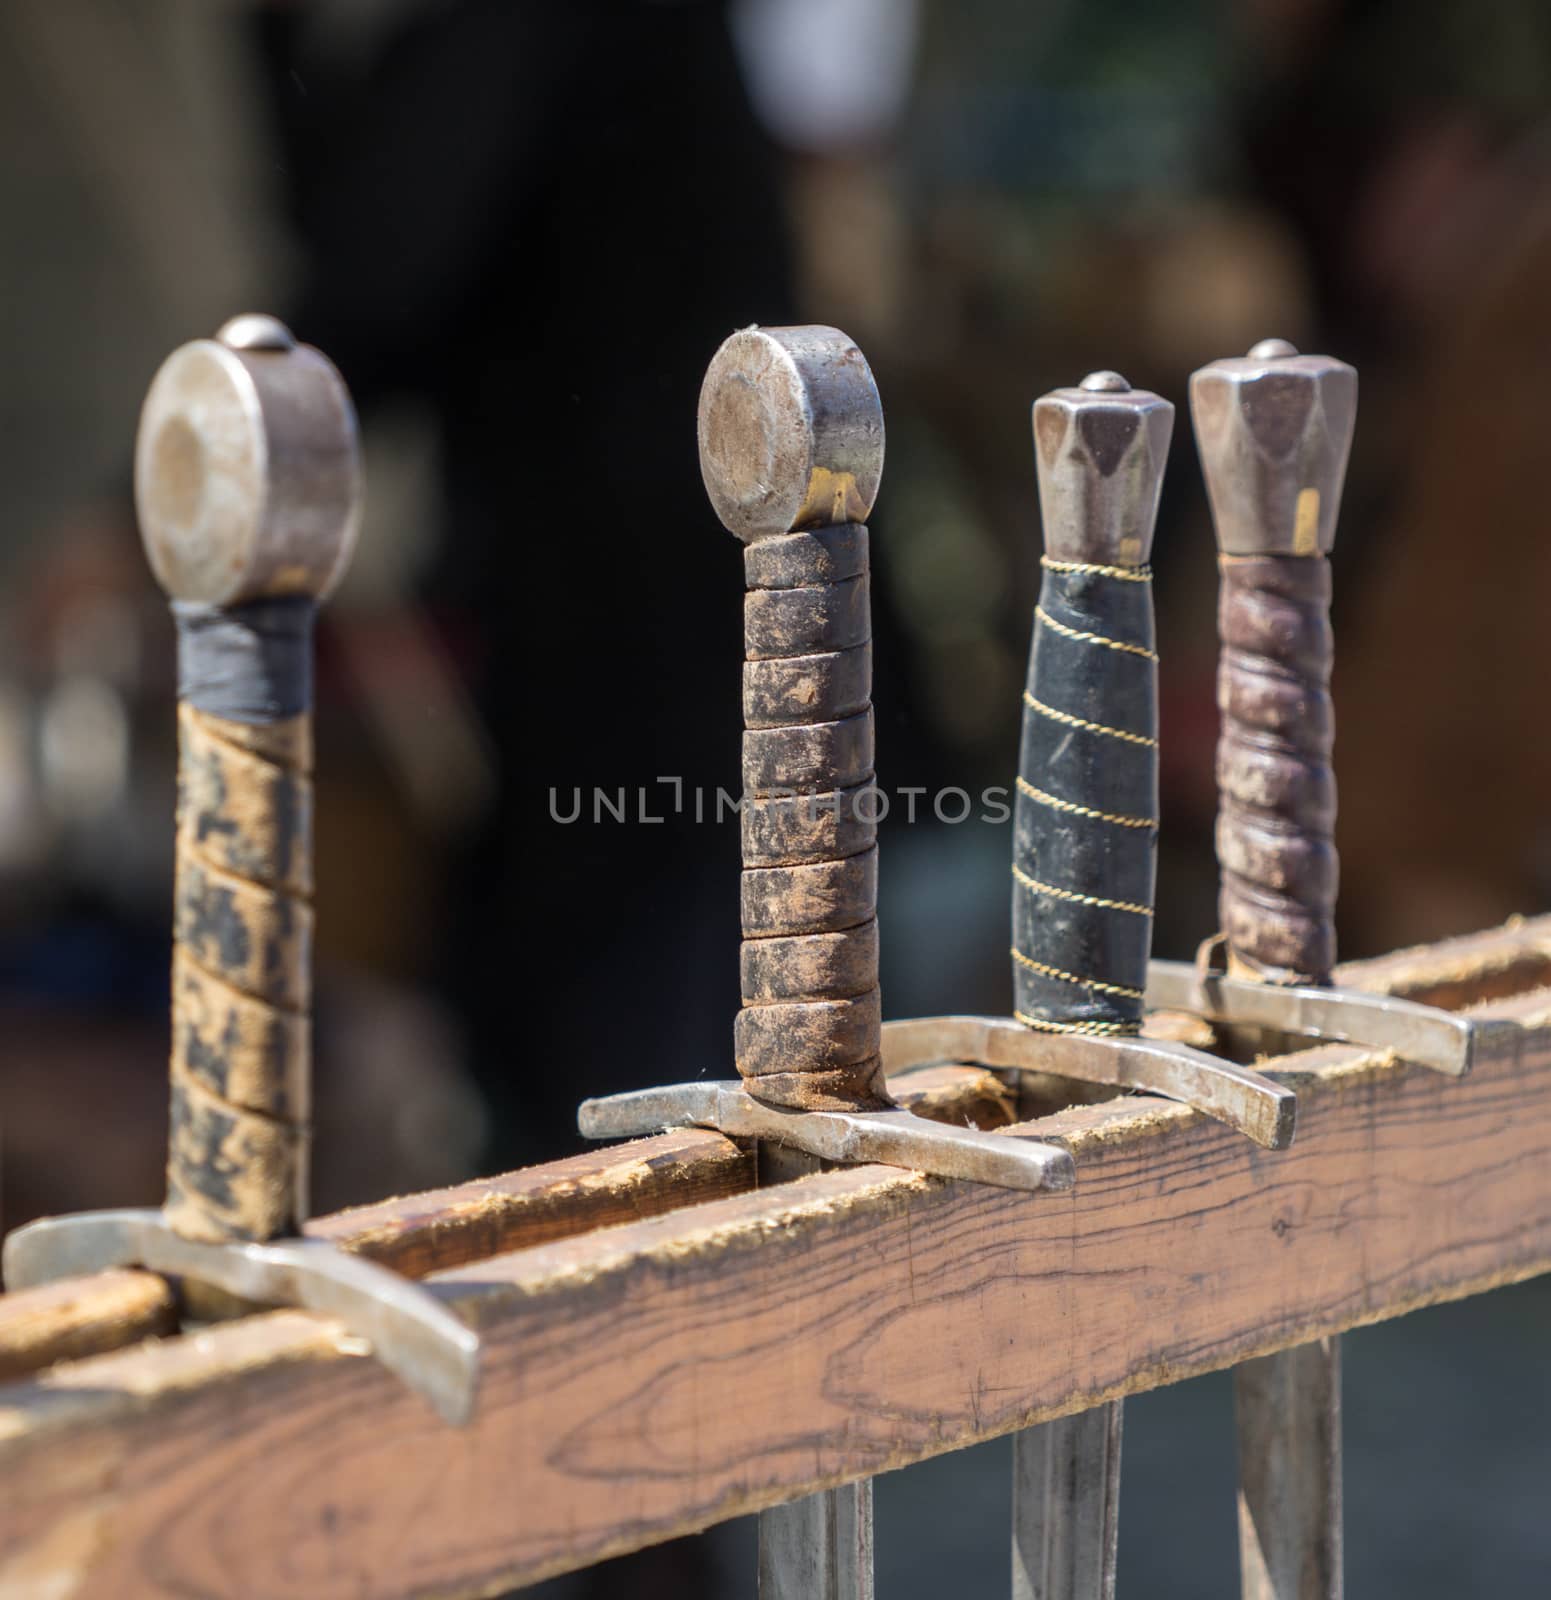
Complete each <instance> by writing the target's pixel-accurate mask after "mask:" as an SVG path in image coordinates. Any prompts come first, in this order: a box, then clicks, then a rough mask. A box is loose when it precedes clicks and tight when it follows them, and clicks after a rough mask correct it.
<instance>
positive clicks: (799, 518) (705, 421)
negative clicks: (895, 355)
mask: <svg viewBox="0 0 1551 1600" xmlns="http://www.w3.org/2000/svg"><path fill="white" fill-rule="evenodd" d="M697 431H698V434H699V439H700V471H701V475H702V477H703V478H704V479H705V487H706V493H707V494H708V495H709V496H710V498H711V504H712V506H713V507H714V508H715V510H716V514H717V516H718V517H719V518H720V519H721V521H722V525H723V526H724V527H725V528H726V529H727V530H728V531H729V532H730V533H734V534H736V535H737V536H738V538H740V539H742V540H744V541H745V542H746V543H750V542H752V541H754V540H756V539H763V538H767V537H769V536H770V535H773V534H782V533H798V532H801V531H803V530H805V529H809V528H827V527H833V526H834V525H836V524H837V523H847V522H865V521H866V520H867V516H868V513H869V512H870V511H871V510H872V503H873V501H874V500H875V499H876V498H877V494H878V484H879V482H880V481H881V479H882V476H883V404H882V402H881V401H880V400H879V398H878V386H877V385H876V384H875V383H874V382H873V376H872V369H871V368H870V367H869V366H868V365H867V358H866V357H865V356H864V355H863V354H862V352H861V351H860V350H859V349H857V347H856V344H855V343H854V342H853V341H852V340H851V339H850V338H849V337H848V336H847V335H845V334H843V333H842V332H841V331H840V330H839V329H838V328H827V327H821V326H814V327H799V328H759V327H751V328H744V329H742V330H740V331H739V332H737V333H735V334H733V335H732V336H731V337H730V338H728V339H727V340H726V341H725V342H724V343H723V345H722V347H721V349H719V350H718V351H717V352H716V355H715V356H714V357H713V358H712V360H711V365H710V368H709V369H708V370H707V372H706V376H705V383H704V384H703V386H702V387H701V390H700V411H699V419H698V429H697Z"/></svg>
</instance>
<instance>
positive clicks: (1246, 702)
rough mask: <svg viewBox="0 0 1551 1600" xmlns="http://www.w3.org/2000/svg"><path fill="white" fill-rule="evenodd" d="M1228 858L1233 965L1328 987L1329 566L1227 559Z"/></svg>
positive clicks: (1223, 761) (1331, 779) (1311, 558)
mask: <svg viewBox="0 0 1551 1600" xmlns="http://www.w3.org/2000/svg"><path fill="white" fill-rule="evenodd" d="M1220 563H1221V568H1222V584H1221V588H1220V591H1219V610H1218V629H1219V632H1220V634H1221V637H1222V657H1221V661H1220V664H1219V667H1218V677H1217V703H1218V707H1219V709H1220V711H1221V713H1222V732H1221V735H1220V737H1219V740H1218V746H1217V786H1218V794H1219V797H1220V809H1219V811H1218V816H1217V856H1218V862H1219V864H1220V866H1221V869H1222V890H1221V901H1220V914H1221V919H1222V923H1221V925H1222V929H1223V933H1224V936H1225V938H1226V940H1227V945H1228V955H1229V960H1230V963H1232V964H1233V965H1234V966H1235V967H1236V968H1237V969H1238V970H1240V971H1242V972H1244V973H1245V974H1247V975H1249V976H1253V977H1255V978H1258V979H1261V980H1262V981H1265V982H1271V983H1304V984H1323V983H1328V982H1329V979H1330V973H1331V969H1332V968H1333V967H1334V966H1335V961H1336V936H1335V921H1334V918H1335V905H1336V890H1337V885H1338V878H1339V867H1338V860H1337V856H1336V847H1335V841H1334V832H1335V821H1336V783H1335V775H1334V773H1333V772H1332V770H1331V765H1330V755H1331V747H1332V744H1333V742H1334V739H1335V719H1334V713H1333V710H1332V707H1331V700H1330V667H1331V654H1332V639H1331V632H1330V563H1329V562H1328V561H1327V560H1326V559H1325V557H1324V556H1322V555H1305V556H1291V555H1271V556H1232V555H1224V556H1222V557H1221V558H1220Z"/></svg>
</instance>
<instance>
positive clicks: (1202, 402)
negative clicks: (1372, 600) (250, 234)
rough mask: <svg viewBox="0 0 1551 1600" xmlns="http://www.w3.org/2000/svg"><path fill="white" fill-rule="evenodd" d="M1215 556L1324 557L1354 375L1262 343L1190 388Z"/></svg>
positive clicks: (1353, 412) (1348, 431)
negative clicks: (1213, 528) (1213, 529)
mask: <svg viewBox="0 0 1551 1600" xmlns="http://www.w3.org/2000/svg"><path fill="white" fill-rule="evenodd" d="M1190 409H1191V414H1192V417H1193V418H1194V421H1195V429H1196V442H1197V444H1198V446H1199V448H1200V451H1201V468H1202V471H1203V472H1204V473H1205V475H1206V489H1207V494H1208V496H1209V497H1210V499H1211V502H1212V518H1213V520H1214V522H1215V523H1216V525H1217V544H1218V548H1219V549H1220V550H1221V551H1222V552H1223V554H1225V555H1233V556H1313V555H1328V554H1329V553H1330V548H1331V546H1332V545H1333V544H1334V543H1335V536H1336V513H1337V510H1338V508H1339V506H1340V503H1341V487H1342V484H1343V483H1344V482H1345V479H1346V461H1347V456H1348V454H1349V453H1350V451H1351V447H1352V429H1353V427H1354V425H1355V423H1356V420H1357V372H1356V370H1355V368H1353V367H1349V366H1348V365H1347V364H1346V362H1344V361H1337V360H1335V359H1334V358H1333V357H1331V356H1301V355H1299V354H1298V352H1297V351H1296V350H1295V349H1294V348H1293V347H1292V346H1291V345H1290V344H1288V343H1287V341H1286V340H1285V339H1263V340H1262V341H1261V342H1260V343H1259V344H1257V345H1256V346H1255V347H1254V349H1252V350H1251V351H1250V353H1249V354H1248V355H1247V356H1235V357H1233V358H1231V359H1228V360H1224V361H1214V362H1212V363H1211V364H1210V365H1209V366H1205V367H1202V368H1201V370H1200V371H1199V372H1197V373H1195V374H1194V376H1193V377H1192V378H1191V380H1190Z"/></svg>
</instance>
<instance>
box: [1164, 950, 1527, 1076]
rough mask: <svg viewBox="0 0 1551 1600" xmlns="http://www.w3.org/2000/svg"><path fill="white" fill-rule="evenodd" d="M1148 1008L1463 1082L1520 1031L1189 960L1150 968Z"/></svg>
mask: <svg viewBox="0 0 1551 1600" xmlns="http://www.w3.org/2000/svg"><path fill="white" fill-rule="evenodd" d="M1147 1005H1148V1006H1149V1007H1150V1008H1151V1009H1152V1010H1154V1011H1184V1012H1188V1013H1190V1014H1191V1015H1193V1016H1197V1017H1203V1018H1205V1019H1206V1020H1207V1021H1208V1022H1219V1023H1225V1024H1228V1025H1231V1026H1241V1025H1242V1026H1248V1027H1256V1028H1273V1029H1276V1030H1278V1031H1279V1032H1282V1033H1292V1034H1301V1035H1303V1036H1305V1037H1307V1038H1311V1039H1328V1040H1331V1041H1333V1042H1335V1043H1340V1044H1357V1045H1367V1046H1368V1047H1369V1048H1370V1049H1374V1050H1393V1051H1394V1052H1395V1054H1396V1055H1397V1056H1399V1057H1400V1058H1401V1060H1403V1061H1410V1062H1414V1063H1415V1064H1416V1065H1417V1066H1419V1067H1430V1068H1431V1069H1432V1070H1433V1071H1434V1072H1442V1073H1446V1074H1448V1076H1449V1077H1451V1078H1459V1077H1463V1076H1464V1075H1465V1074H1466V1073H1467V1072H1469V1071H1470V1069H1471V1067H1472V1066H1473V1065H1474V1064H1475V1062H1476V1060H1477V1058H1478V1057H1479V1056H1480V1055H1481V1053H1482V1051H1483V1049H1484V1048H1489V1047H1490V1043H1491V1041H1493V1040H1494V1039H1497V1038H1501V1037H1505V1036H1506V1035H1508V1034H1511V1033H1512V1032H1514V1031H1515V1030H1516V1027H1517V1025H1516V1024H1514V1023H1505V1022H1501V1021H1491V1020H1483V1019H1472V1018H1468V1017H1460V1016H1456V1015H1455V1014H1454V1013H1453V1012H1451V1011H1440V1010H1439V1009H1438V1008H1437V1007H1436V1006H1424V1005H1418V1004H1417V1003H1416V1002H1415V1001H1414V1000H1399V999H1396V998H1395V997H1394V996H1392V995H1385V994H1364V993H1362V992H1361V991H1360V990H1355V989H1319V988H1313V987H1309V986H1297V985H1289V986H1286V987H1283V986H1281V985H1277V984H1269V983H1252V982H1249V981H1248V980H1246V979H1243V978H1230V977H1228V976H1227V974H1226V973H1218V972H1210V971H1208V972H1205V973H1203V972H1202V971H1201V970H1200V969H1199V968H1197V967H1195V966H1192V965H1191V964H1190V963H1189V962H1185V961H1154V962H1152V963H1151V964H1150V965H1149V966H1148V968H1147Z"/></svg>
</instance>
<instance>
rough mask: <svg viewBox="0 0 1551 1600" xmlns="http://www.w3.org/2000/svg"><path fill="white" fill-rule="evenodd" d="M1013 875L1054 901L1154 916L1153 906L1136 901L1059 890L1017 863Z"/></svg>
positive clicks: (1029, 888)
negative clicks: (1031, 874) (1041, 880)
mask: <svg viewBox="0 0 1551 1600" xmlns="http://www.w3.org/2000/svg"><path fill="white" fill-rule="evenodd" d="M1012 875H1013V877H1014V878H1016V879H1017V880H1018V882H1019V883H1021V884H1022V885H1023V887H1024V888H1025V889H1027V890H1029V891H1030V892H1031V893H1033V894H1044V895H1049V896H1050V898H1051V899H1052V900H1069V901H1071V903H1072V904H1073V905H1078V906H1097V907H1098V908H1099V909H1100V910H1101V911H1129V912H1130V913H1131V914H1132V915H1133V916H1138V917H1150V916H1151V915H1152V914H1153V912H1152V907H1151V906H1143V905H1138V904H1137V903H1136V902H1135V901H1134V900H1106V899H1105V898H1104V897H1103V896H1102V895H1097V894H1077V893H1075V892H1074V891H1073V890H1071V889H1062V888H1058V887H1057V886H1056V885H1055V884H1053V883H1041V882H1040V880H1039V879H1038V878H1033V877H1030V876H1029V874H1028V873H1026V872H1025V871H1024V870H1023V868H1022V867H1020V866H1019V865H1018V863H1017V862H1016V861H1014V862H1013V864H1012Z"/></svg>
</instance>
